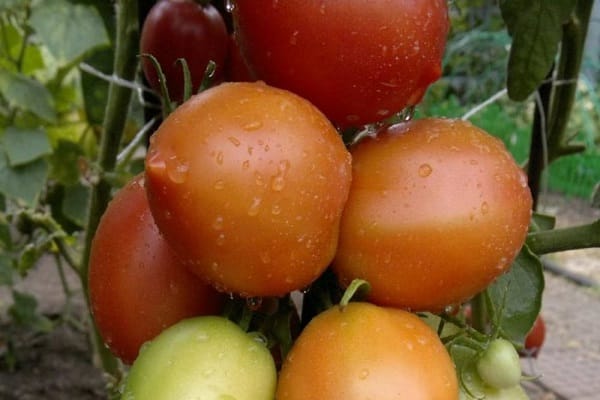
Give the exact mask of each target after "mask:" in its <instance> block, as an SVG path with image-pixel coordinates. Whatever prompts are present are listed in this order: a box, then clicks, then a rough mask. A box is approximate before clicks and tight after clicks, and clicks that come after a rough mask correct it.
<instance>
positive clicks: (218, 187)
mask: <svg viewBox="0 0 600 400" xmlns="http://www.w3.org/2000/svg"><path fill="white" fill-rule="evenodd" d="M213 187H214V188H215V190H223V189H224V188H225V182H223V180H221V179H219V180H218V181H216V182H215V184H214V185H213Z"/></svg>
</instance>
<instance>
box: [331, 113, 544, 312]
mask: <svg viewBox="0 0 600 400" xmlns="http://www.w3.org/2000/svg"><path fill="white" fill-rule="evenodd" d="M351 153H352V158H353V180H352V187H351V189H350V195H349V197H348V202H347V204H346V207H345V209H344V213H343V216H342V222H341V227H340V241H339V247H338V251H337V254H336V257H335V260H334V263H333V268H334V270H335V271H336V272H337V274H338V276H339V278H340V279H341V282H342V283H343V284H348V283H349V282H351V280H352V279H354V278H362V279H365V280H367V281H369V283H370V284H371V287H372V289H371V292H370V299H371V300H372V301H373V302H375V303H377V304H381V305H393V306H397V307H406V308H410V309H413V310H419V311H440V310H441V309H443V308H444V307H445V306H447V305H452V304H459V303H462V302H463V301H465V300H467V299H468V298H470V297H471V296H473V295H474V294H476V293H478V292H479V291H481V290H482V289H484V288H485V287H486V286H487V285H488V284H489V283H490V282H491V281H492V280H493V279H494V278H495V277H497V276H498V275H500V274H502V273H503V272H504V271H506V270H507V269H508V268H509V267H510V265H511V262H512V261H513V259H514V258H515V256H516V254H517V253H518V252H519V250H520V248H521V246H522V245H523V242H524V240H525V237H526V234H527V229H528V225H529V220H530V217H531V202H532V201H531V194H530V191H529V188H528V187H527V179H526V175H525V174H524V173H523V171H522V170H521V169H520V168H519V166H518V165H517V164H516V163H515V161H514V160H513V158H512V157H511V155H510V154H509V153H508V151H507V150H506V148H505V147H504V145H503V144H502V142H501V141H500V140H498V139H496V138H494V137H492V136H490V135H488V134H487V133H485V132H483V131H482V130H480V129H478V128H477V127H475V126H473V125H472V124H470V123H469V122H466V121H459V120H450V119H423V120H414V121H411V122H407V123H402V124H398V125H394V126H392V127H389V128H383V129H382V130H381V131H380V132H378V133H377V136H376V137H366V138H364V139H363V140H362V141H360V142H358V143H357V144H356V145H355V146H354V147H353V148H352V149H351Z"/></svg>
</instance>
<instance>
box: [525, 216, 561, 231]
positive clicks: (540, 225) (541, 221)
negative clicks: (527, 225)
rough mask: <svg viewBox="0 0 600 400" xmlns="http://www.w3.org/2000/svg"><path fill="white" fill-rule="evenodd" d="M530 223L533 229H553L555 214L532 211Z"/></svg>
mask: <svg viewBox="0 0 600 400" xmlns="http://www.w3.org/2000/svg"><path fill="white" fill-rule="evenodd" d="M531 224H532V229H533V230H535V231H547V230H550V229H554V226H555V225H556V216H554V215H548V214H541V213H537V212H534V213H533V215H532V221H531Z"/></svg>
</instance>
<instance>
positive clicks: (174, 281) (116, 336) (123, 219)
mask: <svg viewBox="0 0 600 400" xmlns="http://www.w3.org/2000/svg"><path fill="white" fill-rule="evenodd" d="M89 289H90V301H91V309H92V313H93V316H94V320H95V322H96V324H97V326H98V330H99V332H100V334H101V336H102V338H103V339H104V341H105V342H106V344H107V345H108V347H109V348H110V350H111V351H112V352H113V353H114V354H115V355H117V356H118V357H119V358H120V359H121V360H123V362H125V363H127V364H130V363H131V362H133V360H134V359H135V358H136V356H137V354H138V351H139V348H140V346H141V345H142V344H143V343H144V342H146V341H148V340H150V339H152V338H153V337H155V336H156V335H157V334H159V333H160V332H161V331H162V330H163V329H165V328H166V327H168V326H170V325H172V324H174V323H175V322H177V321H179V320H181V319H183V318H187V317H191V316H194V315H200V314H214V313H219V312H220V311H221V309H222V305H223V296H222V295H221V294H219V293H217V292H216V291H215V290H214V289H213V288H212V287H210V286H208V285H206V284H205V283H204V282H202V281H201V280H200V279H199V278H198V277H196V276H195V275H194V274H192V273H191V272H189V271H188V270H187V268H185V267H184V266H183V265H182V264H181V263H180V262H179V261H178V259H177V257H176V256H175V253H174V252H173V251H172V250H171V249H170V247H169V246H168V245H167V243H166V242H165V240H164V239H163V237H162V236H161V235H160V233H159V232H158V228H157V227H156V224H155V223H154V220H153V218H152V214H151V213H150V208H149V207H148V200H147V198H146V192H145V189H144V179H143V176H141V175H140V176H137V177H136V178H135V179H133V180H132V181H131V182H129V184H127V185H126V186H125V187H124V188H122V189H121V190H120V191H119V192H118V193H117V194H116V195H115V197H114V199H113V200H112V201H111V203H110V204H109V206H108V208H107V209H106V212H105V213H104V215H103V216H102V219H101V221H100V225H99V226H98V230H97V231H96V234H95V236H94V239H93V243H92V248H91V254H90V263H89Z"/></svg>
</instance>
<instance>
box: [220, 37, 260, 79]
mask: <svg viewBox="0 0 600 400" xmlns="http://www.w3.org/2000/svg"><path fill="white" fill-rule="evenodd" d="M225 80H226V81H228V82H253V81H255V80H256V79H254V78H253V77H252V74H251V73H250V70H249V69H248V65H247V64H246V61H245V60H244V58H243V57H242V53H241V52H240V47H239V46H238V44H237V42H236V41H235V38H234V37H233V36H230V40H229V47H228V51H227V58H226V59H225Z"/></svg>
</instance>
